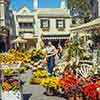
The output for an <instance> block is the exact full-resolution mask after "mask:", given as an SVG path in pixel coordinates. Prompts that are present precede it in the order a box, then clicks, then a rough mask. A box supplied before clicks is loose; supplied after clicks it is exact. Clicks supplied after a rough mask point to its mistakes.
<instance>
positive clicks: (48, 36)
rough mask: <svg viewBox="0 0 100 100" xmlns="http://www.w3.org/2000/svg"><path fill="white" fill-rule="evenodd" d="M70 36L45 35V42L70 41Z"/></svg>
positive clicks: (43, 37)
mask: <svg viewBox="0 0 100 100" xmlns="http://www.w3.org/2000/svg"><path fill="white" fill-rule="evenodd" d="M69 36H70V35H43V36H42V39H43V40H64V39H68V38H69Z"/></svg>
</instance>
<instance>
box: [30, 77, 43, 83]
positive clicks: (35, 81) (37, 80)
mask: <svg viewBox="0 0 100 100" xmlns="http://www.w3.org/2000/svg"><path fill="white" fill-rule="evenodd" d="M40 83H41V79H40V78H34V79H33V80H31V84H40Z"/></svg>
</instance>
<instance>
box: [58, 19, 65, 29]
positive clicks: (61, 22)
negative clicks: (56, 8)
mask: <svg viewBox="0 0 100 100" xmlns="http://www.w3.org/2000/svg"><path fill="white" fill-rule="evenodd" d="M56 28H57V29H64V28H65V20H60V19H59V20H56Z"/></svg>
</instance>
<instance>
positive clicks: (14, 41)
mask: <svg viewBox="0 0 100 100" xmlns="http://www.w3.org/2000/svg"><path fill="white" fill-rule="evenodd" d="M26 42H27V40H24V39H22V38H21V37H18V38H16V39H15V40H13V41H12V43H26Z"/></svg>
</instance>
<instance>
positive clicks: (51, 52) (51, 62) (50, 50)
mask: <svg viewBox="0 0 100 100" xmlns="http://www.w3.org/2000/svg"><path fill="white" fill-rule="evenodd" d="M46 51H47V54H48V55H47V64H48V72H49V73H50V75H52V72H53V68H54V67H55V55H56V54H57V50H56V48H55V47H54V46H53V45H52V43H51V42H48V46H47V47H46Z"/></svg>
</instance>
